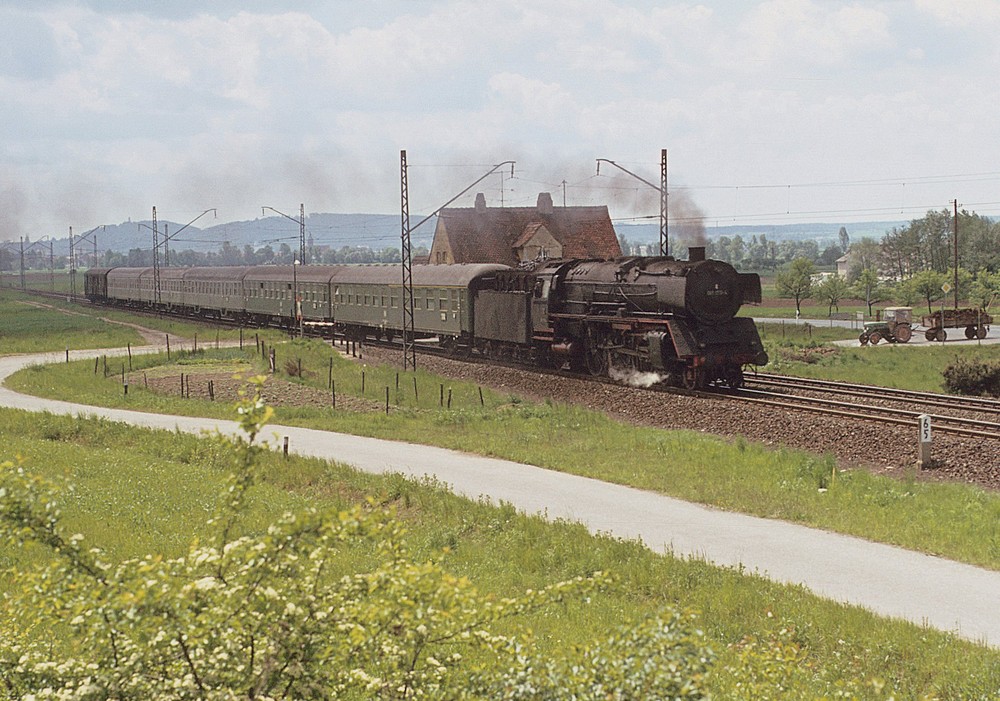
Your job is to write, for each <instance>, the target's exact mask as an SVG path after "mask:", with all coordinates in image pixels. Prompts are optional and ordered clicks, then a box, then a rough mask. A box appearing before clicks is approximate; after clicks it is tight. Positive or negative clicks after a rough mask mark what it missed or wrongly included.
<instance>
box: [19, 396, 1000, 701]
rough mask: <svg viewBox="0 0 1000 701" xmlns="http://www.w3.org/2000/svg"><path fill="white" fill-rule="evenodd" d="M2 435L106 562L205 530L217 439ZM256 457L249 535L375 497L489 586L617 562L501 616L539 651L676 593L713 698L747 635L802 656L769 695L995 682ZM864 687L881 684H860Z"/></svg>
mask: <svg viewBox="0 0 1000 701" xmlns="http://www.w3.org/2000/svg"><path fill="white" fill-rule="evenodd" d="M0 444H3V445H4V455H3V456H0V459H2V458H4V457H9V456H11V455H14V454H21V456H22V458H23V460H24V463H25V465H26V466H27V467H29V468H30V469H33V470H36V471H39V472H42V473H43V474H46V475H47V476H49V477H50V478H53V479H56V480H57V482H58V483H60V484H63V485H68V484H69V483H70V482H72V484H73V485H74V489H73V490H72V491H70V490H68V489H66V488H63V489H61V490H60V493H61V495H62V496H61V498H60V502H61V506H62V508H63V511H64V513H65V516H66V519H67V522H66V525H67V528H68V529H70V532H80V533H83V534H84V536H85V537H86V542H88V543H91V544H95V545H100V546H101V547H104V548H106V549H107V550H108V552H109V557H111V558H112V559H113V560H119V559H123V558H128V557H134V556H136V555H138V554H144V553H147V552H155V553H163V554H164V555H167V556H169V555H175V554H177V553H179V552H180V551H181V549H182V548H183V547H184V546H185V544H186V543H188V542H189V541H190V539H191V538H192V537H197V536H199V535H201V536H204V535H205V534H206V533H207V531H206V530H205V528H204V527H203V526H202V524H203V523H204V522H205V520H206V519H207V518H208V516H209V514H210V513H211V512H212V510H213V508H214V506H215V500H216V498H217V497H218V492H219V489H220V486H221V484H222V471H223V470H224V469H225V468H226V466H227V464H228V456H227V455H226V451H225V450H223V449H221V448H220V447H219V446H218V445H217V444H214V443H212V442H206V441H204V440H199V439H196V438H194V437H192V436H186V435H180V434H176V433H169V432H152V431H146V430H140V429H135V428H132V427H128V426H125V425H121V424H113V423H109V422H106V421H96V420H74V419H71V418H67V417H56V416H50V415H41V416H39V415H29V414H26V413H23V412H18V411H13V410H0ZM262 469H263V472H264V474H265V475H266V483H265V484H263V485H261V486H260V487H258V488H255V490H254V494H253V500H252V501H253V509H252V513H251V515H250V517H249V519H248V521H247V522H246V523H245V524H244V528H246V529H247V530H248V531H251V532H259V531H260V530H261V529H263V528H264V526H265V524H266V523H268V522H270V521H271V520H273V519H274V518H275V517H276V516H277V515H279V514H280V513H282V512H283V511H285V510H288V509H295V508H299V507H301V506H303V505H306V504H309V505H316V506H319V507H321V508H330V509H341V508H345V506H347V505H349V504H353V503H356V502H357V501H358V500H359V499H361V498H362V497H363V496H364V495H373V496H375V497H376V499H377V500H378V501H379V502H380V503H382V504H385V505H389V506H393V507H395V508H396V509H397V510H398V513H399V515H400V517H401V518H402V519H404V520H405V523H406V525H407V530H408V542H409V545H410V548H411V550H412V553H413V556H414V558H415V559H418V560H420V559H425V558H435V559H439V558H442V557H443V558H444V562H445V563H446V566H447V567H448V568H449V569H450V570H451V571H452V572H454V573H456V574H458V575H464V576H468V577H469V578H470V579H471V580H472V581H473V582H474V583H475V584H476V585H477V586H478V587H479V588H480V589H481V590H482V591H484V592H485V593H489V594H493V595H496V596H504V595H510V594H514V593H515V592H518V591H522V590H524V589H528V588H535V589H537V588H539V587H541V586H544V585H546V584H550V583H552V582H555V581H559V580H562V579H567V578H570V577H574V576H577V575H579V574H583V573H588V572H592V571H595V570H605V571H610V572H614V573H615V574H616V576H617V578H618V580H619V583H618V585H617V586H615V587H614V588H612V589H611V590H610V591H607V592H603V593H599V594H596V595H594V596H592V597H591V598H590V600H589V602H587V603H586V604H582V603H574V604H567V605H564V606H560V607H558V608H555V609H550V610H548V611H545V612H542V613H541V614H540V615H537V616H534V617H532V619H531V620H521V621H516V622H513V623H512V624H511V629H512V630H514V631H520V632H525V631H526V630H527V629H528V628H530V629H531V630H532V632H533V633H534V635H535V636H536V640H537V643H536V645H537V646H538V648H539V649H540V650H541V651H542V652H546V651H552V652H558V651H559V650H566V649H568V648H569V647H571V646H573V645H576V644H580V643H583V642H584V641H586V640H589V639H593V638H597V637H602V636H604V635H606V634H607V632H608V631H609V630H611V629H614V628H616V627H617V626H619V625H622V624H626V623H627V622H629V621H635V620H639V619H642V618H646V617H649V616H652V615H655V613H656V612H657V611H658V610H661V609H662V608H663V607H666V606H681V607H688V608H692V609H694V610H696V611H698V612H699V626H700V627H701V628H702V629H703V630H704V631H705V632H706V634H707V636H708V638H709V640H710V644H711V646H712V647H713V649H715V650H716V651H717V652H719V653H720V660H719V662H718V664H717V665H716V671H715V674H714V676H713V677H712V680H713V681H712V684H714V685H715V691H716V696H717V697H718V698H731V697H732V695H731V692H732V677H731V673H729V672H726V671H725V668H726V667H727V666H736V665H738V656H739V650H740V647H741V646H744V645H745V644H746V643H747V642H750V641H758V642H760V643H762V644H764V645H767V644H774V643H776V642H781V643H782V644H785V645H794V646H797V647H798V648H799V650H801V652H802V654H803V659H802V660H801V662H800V663H799V664H798V665H797V667H796V669H798V670H800V673H799V674H798V675H797V678H796V685H795V687H794V690H788V689H786V690H785V691H784V692H782V691H781V689H778V688H772V689H770V693H772V694H773V696H772V698H802V697H809V698H819V697H821V696H824V695H825V696H826V697H830V695H832V694H834V693H835V692H836V690H837V689H838V688H840V685H843V684H855V683H857V680H863V681H869V682H875V681H876V680H878V681H881V682H883V683H885V684H886V690H887V691H888V690H891V691H893V692H894V694H895V697H896V698H918V697H921V696H922V695H927V696H928V697H931V696H933V697H935V698H941V699H969V698H983V699H988V698H992V697H993V696H994V695H995V693H996V691H997V689H998V688H1000V654H998V653H997V652H996V651H995V650H987V649H984V648H982V647H980V646H976V645H973V644H971V643H966V642H963V641H960V640H956V639H954V638H952V637H950V636H948V635H945V634H942V633H938V632H936V631H932V630H925V629H921V628H918V627H916V626H912V625H909V624H905V623H901V622H898V621H888V620H883V619H880V618H877V617H875V616H872V615H871V614H869V613H866V612H864V611H862V610H860V609H857V608H851V607H845V606H840V605H837V604H834V603H832V602H829V601H825V600H822V599H819V598H817V597H815V596H812V595H810V594H809V593H808V592H806V591H805V590H804V589H802V588H800V587H792V586H783V585H778V584H775V583H772V582H768V581H766V580H764V579H761V578H759V577H756V576H747V575H746V574H745V573H742V572H740V571H739V570H734V569H720V568H716V567H712V566H709V565H707V564H705V563H703V562H699V561H693V560H679V559H676V558H673V557H669V556H660V555H656V554H654V553H651V552H650V551H648V550H647V549H646V548H645V547H643V546H642V545H641V544H639V543H634V542H624V541H619V540H616V539H612V538H607V537H594V536H591V535H589V534H588V533H587V532H586V531H585V529H584V528H583V527H581V526H579V525H575V524H569V523H546V522H544V521H542V520H541V519H540V518H537V517H528V516H524V515H520V514H517V513H516V512H515V510H514V509H512V508H511V507H509V506H500V507H494V506H490V505H487V504H485V503H482V502H471V501H468V500H464V499H461V498H458V497H456V496H454V495H452V494H450V493H448V492H447V491H445V490H442V489H440V488H439V487H438V485H434V484H426V483H415V482H412V481H408V480H406V479H403V478H401V477H399V476H375V475H368V474H362V473H358V472H356V471H354V470H351V469H348V468H345V467H343V466H338V465H331V464H328V463H325V462H322V461H318V460H307V459H299V458H294V457H292V458H289V459H283V458H282V457H281V456H280V455H278V454H269V455H266V456H265V457H264V458H263V463H262ZM4 547H6V546H4ZM445 547H447V548H449V552H448V554H444V553H443V552H442V549H443V548H445ZM38 557H39V553H38V552H37V551H34V552H27V551H10V550H6V549H0V565H4V566H10V565H14V566H19V567H23V566H25V565H26V563H27V562H28V561H30V560H32V559H35V560H37V559H38ZM367 558H368V553H367V552H366V551H365V549H364V547H360V548H355V549H352V550H349V551H345V556H344V558H343V560H342V561H340V562H337V563H331V566H333V567H335V568H338V567H339V568H340V569H336V570H334V571H332V572H331V574H332V575H334V576H335V575H336V574H338V573H339V572H341V571H345V572H346V571H349V570H350V569H351V568H353V567H363V566H364V563H365V561H366V560H367ZM4 585H5V584H4V581H3V580H2V579H0V586H4ZM864 688H866V687H862V689H861V691H862V693H863V695H864ZM867 697H868V698H876V697H878V698H886V697H887V695H886V696H878V695H877V694H876V693H875V692H874V691H869V692H868V694H867ZM744 698H746V696H745V697H744Z"/></svg>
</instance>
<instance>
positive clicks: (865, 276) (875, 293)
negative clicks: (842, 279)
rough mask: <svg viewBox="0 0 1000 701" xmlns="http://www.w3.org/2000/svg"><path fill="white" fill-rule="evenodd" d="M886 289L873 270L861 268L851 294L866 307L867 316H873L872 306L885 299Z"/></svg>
mask: <svg viewBox="0 0 1000 701" xmlns="http://www.w3.org/2000/svg"><path fill="white" fill-rule="evenodd" d="M886 292H887V289H886V287H885V286H884V285H883V284H882V281H881V280H879V277H878V273H877V272H875V270H874V268H862V270H861V272H859V273H858V277H857V279H856V280H855V281H854V287H853V294H854V295H855V296H856V297H857V298H858V299H863V300H864V301H865V304H866V305H867V306H868V316H873V312H872V305H873V304H875V303H877V302H881V301H883V300H884V299H885V298H886Z"/></svg>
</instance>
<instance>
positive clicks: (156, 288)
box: [153, 205, 160, 304]
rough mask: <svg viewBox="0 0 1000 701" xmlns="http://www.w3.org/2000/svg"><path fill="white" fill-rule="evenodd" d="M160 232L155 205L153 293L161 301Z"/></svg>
mask: <svg viewBox="0 0 1000 701" xmlns="http://www.w3.org/2000/svg"><path fill="white" fill-rule="evenodd" d="M159 239H160V234H159V232H158V231H157V229H156V206H155V205H154V206H153V294H154V295H156V297H155V299H156V303H157V304H159V302H160V240H159Z"/></svg>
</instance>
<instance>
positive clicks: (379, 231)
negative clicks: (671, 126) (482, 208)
mask: <svg viewBox="0 0 1000 701" xmlns="http://www.w3.org/2000/svg"><path fill="white" fill-rule="evenodd" d="M423 218H424V215H416V214H411V215H410V224H411V226H412V225H416V224H417V223H418V222H420V221H421V220H422V219H423ZM435 223H436V220H435V219H434V218H431V219H430V220H428V221H427V222H426V223H425V224H423V225H422V226H421V227H420V228H418V229H417V230H416V231H414V232H413V234H412V236H413V239H412V243H413V246H414V247H417V246H421V245H422V246H426V247H428V248H430V245H431V241H432V239H433V238H434V226H435ZM907 223H908V222H905V221H888V222H860V223H853V224H835V223H815V224H759V225H731V226H712V227H709V228H707V229H706V230H705V235H706V236H707V237H708V238H709V239H717V238H719V237H721V236H728V237H730V238H732V237H733V236H736V235H739V236H741V237H743V238H744V239H750V238H751V237H752V236H758V237H759V236H760V235H761V234H764V235H766V236H767V238H768V239H770V240H773V241H783V240H789V239H791V240H799V239H815V240H817V241H819V243H820V245H821V247H822V246H823V245H824V244H832V243H836V242H837V233H838V232H839V231H840V227H841V226H844V227H846V229H847V231H848V233H849V234H850V236H851V240H852V241H856V240H858V239H860V238H863V237H865V236H868V237H871V238H874V239H876V240H878V239H881V238H882V236H883V235H884V234H885V233H886V231H889V230H890V229H892V227H894V226H901V225H906V224H907ZM182 226H183V224H178V223H176V222H171V221H162V220H161V221H159V222H158V227H159V230H160V232H161V233H162V232H163V231H164V230H167V231H169V232H170V233H171V234H174V233H175V232H180V233H178V234H177V235H176V238H172V239H171V241H170V244H169V245H170V250H171V251H182V250H187V249H190V250H195V251H217V250H219V248H221V247H222V244H223V243H224V242H226V241H228V242H229V244H230V245H231V246H234V247H237V248H240V249H242V248H243V247H244V246H247V245H250V246H253V247H254V249H258V248H261V247H263V246H266V245H270V246H271V247H272V248H274V249H275V250H277V249H278V248H279V247H280V245H281V244H282V243H286V244H288V246H289V247H290V248H293V249H294V248H296V247H297V246H298V240H299V227H298V224H297V223H296V222H295V221H292V220H289V219H286V218H284V217H280V216H276V215H275V216H270V217H262V218H260V219H253V220H250V221H237V222H227V223H225V224H218V225H214V226H205V227H204V228H199V227H197V226H189V227H188V228H186V229H184V230H183V231H181V227H182ZM151 227H152V222H151V221H142V222H133V221H127V222H122V223H121V224H109V225H107V226H104V227H101V228H99V229H98V230H97V231H96V232H95V234H96V236H97V245H98V249H99V250H100V251H106V250H109V249H110V250H112V251H117V252H120V253H127V252H128V251H129V250H132V249H135V248H139V249H145V250H149V249H150V248H151V247H152V245H153V232H152V229H151ZM615 230H616V231H617V232H618V234H619V235H621V236H624V237H625V238H627V239H628V240H629V241H632V242H636V243H653V242H655V241H657V240H658V238H659V225H658V224H629V223H619V224H616V225H615ZM74 233H75V234H77V235H78V236H79V235H80V234H82V233H84V232H83V231H75V232H74ZM684 234H685V230H684V228H683V227H672V229H671V231H670V236H671V239H672V240H675V239H676V237H677V236H681V237H683V236H684ZM306 236H307V238H308V237H310V236H311V237H312V239H313V241H314V243H315V244H316V245H317V246H329V247H331V248H334V249H340V248H343V247H344V246H348V247H358V246H362V247H367V248H371V249H373V250H381V249H384V248H390V247H395V248H398V247H399V245H400V218H399V216H398V215H393V214H334V213H314V214H307V215H306ZM76 245H77V246H80V247H82V248H83V249H84V250H88V251H89V250H92V247H93V243H92V240H91V239H88V241H85V242H83V243H79V242H78V243H77V244H76ZM54 249H55V254H56V255H66V254H67V253H68V252H69V239H68V238H67V237H64V238H62V239H59V238H56V239H55V245H54Z"/></svg>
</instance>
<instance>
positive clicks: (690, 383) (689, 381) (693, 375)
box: [684, 368, 705, 389]
mask: <svg viewBox="0 0 1000 701" xmlns="http://www.w3.org/2000/svg"><path fill="white" fill-rule="evenodd" d="M704 386H705V373H704V372H703V371H702V369H701V368H685V369H684V389H698V388H700V387H704Z"/></svg>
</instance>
